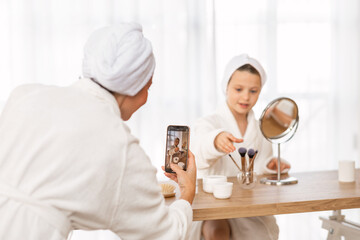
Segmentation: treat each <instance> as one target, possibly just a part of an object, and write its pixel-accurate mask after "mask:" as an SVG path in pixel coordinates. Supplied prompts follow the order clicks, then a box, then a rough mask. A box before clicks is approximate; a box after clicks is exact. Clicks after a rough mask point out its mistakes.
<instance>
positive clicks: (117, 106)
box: [0, 23, 196, 240]
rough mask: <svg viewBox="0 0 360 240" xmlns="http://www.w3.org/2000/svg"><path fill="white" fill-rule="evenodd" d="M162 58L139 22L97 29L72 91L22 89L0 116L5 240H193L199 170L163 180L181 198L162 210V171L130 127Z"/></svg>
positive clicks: (0, 208)
mask: <svg viewBox="0 0 360 240" xmlns="http://www.w3.org/2000/svg"><path fill="white" fill-rule="evenodd" d="M154 68H155V60H154V56H153V53H152V47H151V44H150V42H149V41H148V40H147V39H145V38H144V37H143V35H142V29H141V26H140V25H138V24H135V23H133V24H121V25H118V26H114V27H105V28H102V29H100V30H98V31H96V32H94V33H93V34H92V35H91V36H90V38H89V40H88V42H87V44H86V46H85V54H84V60H83V75H84V77H85V78H83V79H80V80H79V81H78V82H76V83H75V84H73V85H71V86H69V87H55V86H44V85H38V84H32V85H25V86H20V87H18V88H17V89H15V90H14V91H13V93H12V94H11V96H10V98H9V100H8V102H7V104H6V106H5V109H4V111H3V113H2V115H1V118H0V216H1V218H0V239H24V238H26V239H51V240H52V239H66V238H67V237H68V234H69V232H70V231H71V230H73V229H84V230H95V229H110V230H112V231H113V232H115V233H116V234H117V235H118V236H119V237H121V238H122V239H186V234H187V232H188V228H189V225H190V223H191V220H192V209H191V205H190V204H191V203H192V200H193V198H194V194H195V178H196V173H195V172H196V168H195V163H194V157H193V155H192V154H190V158H189V168H188V171H187V172H184V171H182V170H181V169H180V168H179V167H178V166H176V165H172V169H173V170H174V171H175V172H176V175H170V174H166V175H167V176H169V177H170V178H172V179H174V180H177V181H178V184H179V185H180V190H181V199H180V200H178V201H175V202H174V203H173V204H172V205H171V206H169V207H167V206H165V204H164V199H163V197H162V195H161V192H160V187H159V186H158V184H157V180H156V177H155V174H156V169H155V168H154V167H153V166H152V165H151V162H150V160H149V158H148V157H147V156H146V154H145V153H144V151H143V150H142V149H141V147H140V146H139V142H138V140H137V139H136V138H135V137H134V136H132V135H131V134H130V130H129V129H128V127H127V126H126V124H125V123H124V121H126V120H128V119H130V117H131V116H132V114H133V113H134V112H135V111H136V110H137V109H139V108H140V107H141V106H142V105H144V104H145V103H146V101H147V96H148V89H149V87H150V85H151V83H152V75H153V72H154Z"/></svg>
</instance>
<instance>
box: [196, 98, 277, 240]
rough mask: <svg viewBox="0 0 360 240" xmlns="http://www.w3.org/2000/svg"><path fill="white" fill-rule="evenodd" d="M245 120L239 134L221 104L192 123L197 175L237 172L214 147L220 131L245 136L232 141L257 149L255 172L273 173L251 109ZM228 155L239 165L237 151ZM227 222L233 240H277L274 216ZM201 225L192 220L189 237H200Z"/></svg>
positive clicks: (266, 144) (267, 145) (267, 144)
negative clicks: (268, 165) (207, 114)
mask: <svg viewBox="0 0 360 240" xmlns="http://www.w3.org/2000/svg"><path fill="white" fill-rule="evenodd" d="M247 120H248V126H247V129H246V132H245V135H244V136H242V134H241V133H240V130H239V128H238V125H237V123H236V120H235V118H234V116H233V114H232V113H231V111H230V109H229V107H228V106H227V104H223V105H222V106H220V107H219V108H218V109H217V111H216V113H214V114H213V115H209V116H207V117H204V118H201V119H199V120H198V121H197V122H196V124H195V125H194V126H193V134H192V136H193V141H192V151H193V152H194V154H195V159H196V166H197V169H198V177H199V178H203V177H204V176H207V175H214V174H216V175H218V174H220V175H226V176H236V175H237V173H238V172H239V171H238V169H237V168H236V166H235V164H234V163H233V162H232V161H231V159H230V157H229V156H228V154H225V153H223V152H219V151H218V150H217V149H216V148H215V146H214V140H215V137H216V136H217V135H218V134H219V133H220V132H222V131H226V132H229V133H231V134H233V135H234V136H235V137H236V138H242V139H244V142H242V143H235V144H234V146H235V147H236V149H238V148H239V147H245V148H247V149H249V148H253V149H254V150H258V151H259V152H258V154H257V156H256V160H255V163H254V171H256V172H257V173H258V174H263V173H275V172H274V171H273V170H270V169H268V168H267V167H266V165H267V163H268V162H269V161H270V160H271V159H272V158H273V154H272V145H271V143H270V142H269V141H267V140H266V139H265V138H264V137H263V135H262V133H261V131H260V128H259V123H258V121H257V120H256V119H255V117H254V113H253V111H252V110H251V111H250V112H249V114H248V117H247ZM231 156H232V157H233V158H234V159H235V161H236V162H237V163H238V165H239V166H241V159H240V155H239V153H238V152H237V150H236V151H234V152H233V153H231ZM228 221H229V223H230V226H231V235H232V239H242V240H243V239H246V240H266V239H278V235H279V229H278V226H277V224H276V220H275V218H274V217H273V216H263V217H248V218H236V219H228ZM201 225H202V222H201V221H198V222H193V225H192V234H191V235H192V238H191V239H194V240H195V239H200V234H201Z"/></svg>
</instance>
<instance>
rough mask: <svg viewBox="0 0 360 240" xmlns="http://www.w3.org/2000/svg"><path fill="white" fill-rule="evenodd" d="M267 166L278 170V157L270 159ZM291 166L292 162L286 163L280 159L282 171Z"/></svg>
mask: <svg viewBox="0 0 360 240" xmlns="http://www.w3.org/2000/svg"><path fill="white" fill-rule="evenodd" d="M267 168H269V169H271V170H274V171H276V172H277V171H278V160H277V158H273V159H271V160H270V162H269V163H268V164H267ZM290 168H291V166H290V164H287V163H284V162H282V161H280V172H282V171H284V169H290Z"/></svg>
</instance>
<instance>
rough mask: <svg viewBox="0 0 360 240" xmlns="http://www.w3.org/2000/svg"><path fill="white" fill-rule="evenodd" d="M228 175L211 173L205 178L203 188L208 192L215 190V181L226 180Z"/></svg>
mask: <svg viewBox="0 0 360 240" xmlns="http://www.w3.org/2000/svg"><path fill="white" fill-rule="evenodd" d="M226 181H227V177H226V176H224V175H209V176H205V177H204V178H203V190H204V192H207V193H212V192H213V185H214V184H215V183H221V182H226Z"/></svg>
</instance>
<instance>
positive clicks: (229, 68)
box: [221, 54, 266, 95]
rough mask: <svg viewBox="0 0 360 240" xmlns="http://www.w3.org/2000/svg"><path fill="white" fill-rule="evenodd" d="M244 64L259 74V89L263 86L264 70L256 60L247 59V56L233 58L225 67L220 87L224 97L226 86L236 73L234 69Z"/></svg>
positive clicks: (264, 79) (264, 80)
mask: <svg viewBox="0 0 360 240" xmlns="http://www.w3.org/2000/svg"><path fill="white" fill-rule="evenodd" d="M246 64H250V65H251V66H253V67H254V68H255V69H256V70H257V71H258V72H259V74H260V79H261V87H262V86H264V84H265V82H266V73H265V70H264V68H263V67H262V66H261V64H260V63H259V62H258V61H257V60H256V59H254V58H251V57H249V56H248V55H247V54H241V55H239V56H235V57H233V58H232V59H231V60H230V61H229V63H228V64H227V65H226V67H225V73H224V78H223V80H222V83H221V87H222V89H223V92H224V94H225V95H226V90H227V86H228V84H229V81H230V78H231V76H232V75H233V73H234V72H235V71H236V69H238V68H239V67H242V66H244V65H246Z"/></svg>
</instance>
